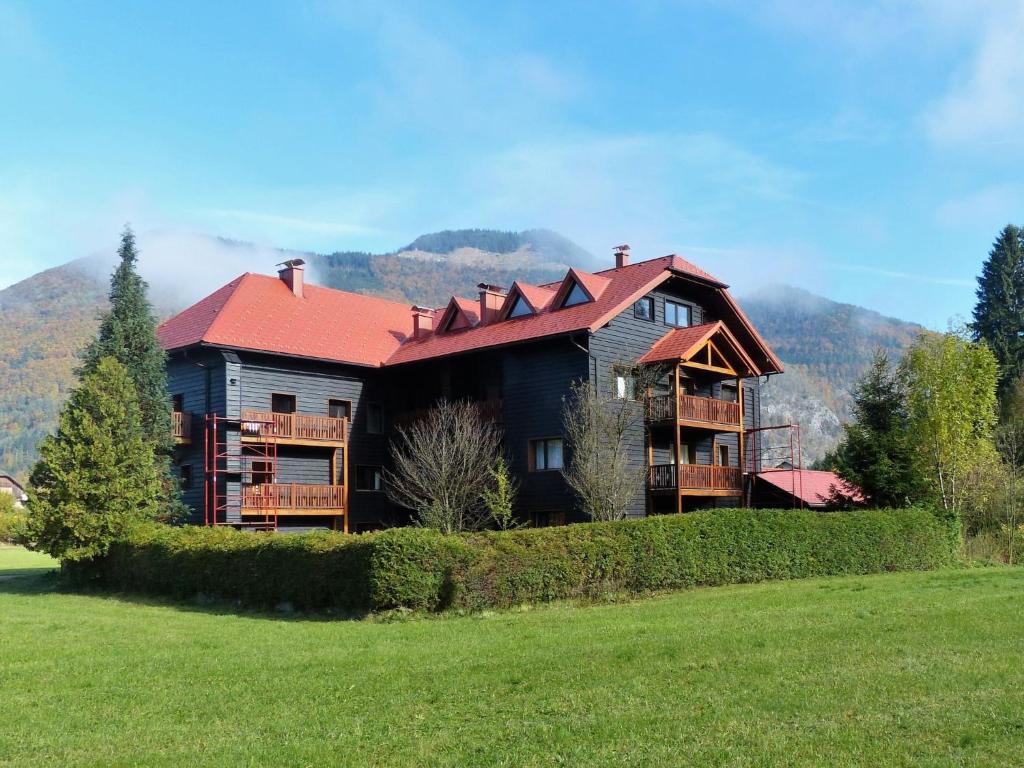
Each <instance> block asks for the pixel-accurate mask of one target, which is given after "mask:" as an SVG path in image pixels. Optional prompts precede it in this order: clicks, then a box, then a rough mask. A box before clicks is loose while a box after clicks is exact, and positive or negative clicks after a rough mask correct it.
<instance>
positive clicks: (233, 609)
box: [0, 568, 370, 623]
mask: <svg viewBox="0 0 1024 768" xmlns="http://www.w3.org/2000/svg"><path fill="white" fill-rule="evenodd" d="M0 595H21V596H42V595H68V596H73V597H83V598H91V599H96V600H103V601H107V602H116V603H124V604H126V605H138V606H145V607H150V608H172V609H175V610H179V611H184V612H187V613H201V614H206V615H210V616H236V617H239V618H249V619H262V620H268V621H288V622H296V621H301V622H318V623H319V622H328V621H363V620H365V619H367V618H369V616H370V614H368V613H366V612H345V611H340V610H323V611H300V610H292V609H285V608H284V607H282V608H281V609H278V610H270V609H259V608H252V607H247V606H244V605H242V604H240V603H237V602H235V601H232V600H223V599H216V598H209V597H204V596H197V597H195V598H193V599H192V600H175V599H173V598H170V597H153V596H148V595H136V594H132V593H128V592H111V591H109V590H104V589H100V588H98V587H87V588H83V587H80V586H76V585H72V584H70V583H68V581H67V580H66V579H65V578H63V577H62V576H61V573H60V571H59V570H58V569H52V570H42V569H39V568H35V569H20V570H15V569H12V570H6V571H2V572H0Z"/></svg>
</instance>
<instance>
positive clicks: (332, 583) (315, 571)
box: [65, 524, 372, 611]
mask: <svg viewBox="0 0 1024 768" xmlns="http://www.w3.org/2000/svg"><path fill="white" fill-rule="evenodd" d="M371 538H372V537H370V536H347V535H345V534H342V533H332V532H319V533H309V534H305V535H301V536H288V535H279V534H254V533H251V532H246V531H236V530H234V529H233V528H219V527H218V528H204V527H197V526H181V527H173V526H167V525H159V524H148V525H143V526H140V527H138V528H137V529H136V531H135V532H134V533H133V534H132V535H131V536H130V537H128V538H127V539H126V540H124V541H121V542H117V543H116V544H114V545H112V546H111V548H110V551H109V552H108V553H107V555H106V556H104V557H101V558H97V559H95V560H93V561H91V562H89V563H87V564H84V565H83V566H82V567H74V566H73V564H65V565H66V566H67V565H72V568H71V570H70V573H69V575H70V576H71V578H72V579H74V580H76V581H78V582H79V583H82V582H85V581H92V582H96V583H98V584H100V585H102V586H104V587H107V588H110V589H114V590H119V591H124V592H137V593H143V594H157V595H169V596H172V597H178V598H192V597H195V596H204V597H208V598H217V599H228V600H235V601H238V602H239V603H241V604H243V605H248V606H257V607H264V608H266V607H274V606H276V605H278V604H280V603H291V604H292V606H294V607H296V608H301V609H306V610H323V609H328V608H335V609H341V610H347V611H365V610H368V609H369V608H370V605H369V602H368V599H369V594H370V586H369V582H368V579H367V577H368V575H369V567H368V557H369V554H370V548H369V543H370V540H371ZM65 570H68V568H67V567H66V568H65Z"/></svg>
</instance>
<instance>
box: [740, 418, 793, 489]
mask: <svg viewBox="0 0 1024 768" xmlns="http://www.w3.org/2000/svg"><path fill="white" fill-rule="evenodd" d="M782 432H784V433H785V434H782V435H781V437H775V436H776V435H779V434H780V433H782ZM766 435H770V437H766ZM744 437H745V441H744V449H743V454H744V455H743V471H744V472H745V473H748V474H747V477H748V478H749V480H748V482H747V485H746V488H745V489H744V494H745V495H746V498H745V500H744V502H745V505H746V506H750V505H751V504H752V502H753V495H754V483H756V482H757V476H758V475H759V474H764V473H767V472H789V478H790V485H791V486H792V487H791V489H790V490H791V492H792V495H793V499H794V502H793V506H794V508H795V507H797V506H798V505H799V507H800V508H803V506H804V500H803V495H804V473H803V446H802V444H801V438H800V425H799V424H777V425H775V426H771V427H757V428H755V429H748V430H746V432H745V433H744ZM787 464H788V465H789V466H786V465H787ZM797 500H798V501H797Z"/></svg>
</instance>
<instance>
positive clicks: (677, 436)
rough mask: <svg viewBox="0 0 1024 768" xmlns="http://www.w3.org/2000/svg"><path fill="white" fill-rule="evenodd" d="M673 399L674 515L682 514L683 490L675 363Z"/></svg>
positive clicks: (677, 381)
mask: <svg viewBox="0 0 1024 768" xmlns="http://www.w3.org/2000/svg"><path fill="white" fill-rule="evenodd" d="M673 383H674V388H675V392H674V399H675V402H674V404H673V410H674V412H675V422H676V434H675V443H676V446H675V447H676V514H682V512H683V493H682V491H683V489H682V488H680V487H679V476H680V474H681V470H682V466H683V455H682V446H681V445H680V444H681V442H682V427H681V426H680V425H679V364H678V363H676V367H675V374H674V382H673Z"/></svg>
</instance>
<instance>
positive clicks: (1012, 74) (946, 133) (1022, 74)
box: [926, 1, 1024, 144]
mask: <svg viewBox="0 0 1024 768" xmlns="http://www.w3.org/2000/svg"><path fill="white" fill-rule="evenodd" d="M986 11H987V12H986ZM978 15H979V16H980V18H982V19H983V20H984V24H983V28H982V29H981V31H980V33H979V39H978V42H977V45H976V50H975V51H974V53H973V56H972V58H971V61H970V63H969V64H968V65H967V66H966V67H964V68H963V69H962V71H961V72H959V73H958V75H957V76H956V79H955V82H954V84H953V85H952V87H951V88H950V90H949V92H948V93H947V94H946V95H945V96H944V97H943V98H942V99H941V100H940V101H939V102H938V103H936V104H934V105H933V106H932V107H931V109H930V110H929V111H928V114H927V115H926V126H927V129H928V132H929V135H930V136H931V138H932V139H933V140H935V141H937V142H940V143H950V144H954V143H971V142H981V143H1008V142H1012V143H1020V142H1021V140H1022V139H1021V131H1022V130H1024V100H1022V98H1021V94H1022V93H1024V54H1022V41H1024V3H1021V2H1019V1H1017V2H1009V3H999V4H997V5H996V6H995V7H987V8H986V9H985V10H979V11H978Z"/></svg>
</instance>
